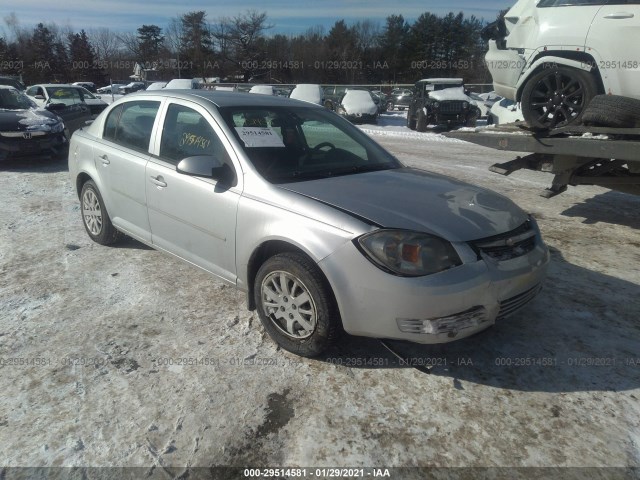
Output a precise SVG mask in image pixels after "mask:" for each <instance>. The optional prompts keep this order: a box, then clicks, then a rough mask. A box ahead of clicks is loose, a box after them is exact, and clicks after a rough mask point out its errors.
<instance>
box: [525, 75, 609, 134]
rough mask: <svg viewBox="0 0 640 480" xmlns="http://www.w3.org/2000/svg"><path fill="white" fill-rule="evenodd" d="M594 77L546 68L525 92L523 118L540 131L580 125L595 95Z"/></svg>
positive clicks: (530, 81) (532, 78) (527, 84)
mask: <svg viewBox="0 0 640 480" xmlns="http://www.w3.org/2000/svg"><path fill="white" fill-rule="evenodd" d="M597 91H598V87H597V84H596V79H595V77H594V76H593V75H592V74H590V73H588V72H585V71H583V70H578V69H577V68H570V67H562V66H559V67H556V68H543V69H542V70H541V71H540V72H538V73H536V74H535V75H533V76H532V77H531V78H530V79H529V80H528V81H527V83H526V84H525V86H524V89H523V90H522V98H521V102H522V115H523V117H524V119H525V120H526V121H527V123H528V124H529V125H530V126H531V127H533V128H535V129H539V130H547V129H553V128H558V127H564V126H566V125H569V124H578V123H579V122H580V120H581V119H582V115H583V114H584V110H585V108H586V107H587V105H589V102H590V101H591V99H592V98H593V97H594V96H595V95H596V93H597Z"/></svg>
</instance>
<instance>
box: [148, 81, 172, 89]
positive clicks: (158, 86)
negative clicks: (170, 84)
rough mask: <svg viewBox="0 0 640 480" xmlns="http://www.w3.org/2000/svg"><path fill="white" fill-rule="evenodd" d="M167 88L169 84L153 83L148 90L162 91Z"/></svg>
mask: <svg viewBox="0 0 640 480" xmlns="http://www.w3.org/2000/svg"><path fill="white" fill-rule="evenodd" d="M166 86H167V82H153V83H152V84H151V85H149V86H148V87H147V88H146V90H161V89H163V88H165V87H166Z"/></svg>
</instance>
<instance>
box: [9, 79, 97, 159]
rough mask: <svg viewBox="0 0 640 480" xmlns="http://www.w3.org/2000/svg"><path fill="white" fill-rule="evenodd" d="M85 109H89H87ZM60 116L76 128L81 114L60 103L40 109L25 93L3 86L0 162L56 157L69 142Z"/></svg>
mask: <svg viewBox="0 0 640 480" xmlns="http://www.w3.org/2000/svg"><path fill="white" fill-rule="evenodd" d="M85 108H86V107H85ZM58 113H60V114H62V115H65V117H66V118H68V119H69V125H70V126H77V125H78V120H82V121H83V120H84V119H88V118H89V112H88V110H87V111H86V114H85V118H82V119H81V118H79V117H78V113H79V112H78V111H77V110H75V109H69V108H67V107H66V106H64V105H61V104H50V105H49V106H48V107H47V109H45V108H41V107H39V106H38V105H36V104H35V102H33V100H31V98H29V97H28V96H27V95H25V94H24V92H22V91H20V90H18V89H16V88H13V87H11V86H9V85H0V160H6V159H7V158H12V157H20V156H28V155H38V154H42V153H51V154H57V153H60V152H61V151H62V149H64V148H65V147H66V146H67V145H68V143H67V134H68V133H69V132H67V133H65V123H64V121H63V119H62V118H61V117H60V116H59V115H58Z"/></svg>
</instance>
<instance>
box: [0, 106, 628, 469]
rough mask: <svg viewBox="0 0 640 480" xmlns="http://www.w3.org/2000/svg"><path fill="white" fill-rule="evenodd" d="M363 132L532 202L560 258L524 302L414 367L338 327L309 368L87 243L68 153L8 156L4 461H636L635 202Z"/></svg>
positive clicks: (220, 290) (223, 299)
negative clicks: (333, 342)
mask: <svg viewBox="0 0 640 480" xmlns="http://www.w3.org/2000/svg"><path fill="white" fill-rule="evenodd" d="M394 122H395V123H397V124H398V125H400V124H401V121H400V120H399V119H397V118H396V117H394V116H389V117H388V119H387V124H386V125H387V126H389V125H390V126H391V127H393V125H394ZM366 131H367V132H368V133H370V134H371V135H372V136H373V137H374V139H375V140H377V141H378V142H380V143H381V144H383V145H384V146H385V147H387V148H388V149H389V150H391V151H392V152H393V153H394V154H396V155H397V156H398V158H400V159H401V160H402V161H404V162H405V163H407V164H410V165H413V166H419V167H422V168H425V169H428V170H432V171H436V172H439V173H444V174H446V175H450V176H453V177H456V178H459V179H461V180H465V181H470V182H472V183H476V184H480V185H482V186H486V187H489V188H491V189H493V190H496V191H498V192H500V193H503V194H506V195H507V196H509V197H510V198H512V199H513V200H514V201H515V202H516V203H518V204H519V205H520V206H521V207H523V208H524V209H525V210H527V211H529V212H531V213H533V214H535V216H536V217H537V218H538V221H539V224H540V226H541V229H542V231H543V235H544V238H545V240H546V242H547V243H548V245H549V246H550V247H551V249H552V265H551V267H550V275H549V278H548V281H547V283H546V288H545V289H544V290H543V292H542V293H541V294H540V296H539V297H538V298H537V299H536V300H535V301H534V302H533V303H531V304H530V306H528V307H527V308H526V309H525V310H523V311H522V312H521V313H519V314H517V315H515V316H513V317H511V318H509V319H508V320H505V321H503V322H501V323H499V324H498V325H496V326H495V327H494V328H491V329H489V330H488V331H485V332H483V333H481V334H479V335H477V336H474V337H472V338H469V339H466V340H461V341H458V342H455V343H452V344H448V345H440V346H417V345H411V344H406V343H400V342H389V346H391V347H392V348H393V349H394V350H395V351H397V352H399V353H401V355H403V356H404V357H405V358H408V359H409V360H410V363H409V364H402V363H401V362H400V361H399V360H398V359H397V357H396V356H394V355H393V354H392V353H391V352H390V351H389V350H387V349H386V348H385V347H384V346H383V345H382V344H381V343H380V342H378V341H375V340H370V339H363V338H355V337H348V336H345V338H343V339H342V340H341V342H340V344H339V345H338V346H337V347H336V348H335V349H333V350H332V351H331V352H329V353H328V354H327V355H326V356H325V357H322V358H320V359H317V360H308V359H303V358H298V357H295V356H293V355H291V354H289V353H288V352H284V351H282V350H278V349H277V348H276V346H275V344H274V343H273V342H272V341H271V340H270V339H269V338H268V337H267V336H266V335H265V334H264V333H263V331H262V328H261V325H260V322H259V320H258V319H257V317H256V316H255V315H253V314H252V313H251V312H248V311H247V310H246V308H245V300H244V296H243V295H242V294H240V293H238V292H236V291H234V290H233V289H231V288H229V287H226V286H224V285H223V284H222V283H220V282H218V281H216V280H215V279H214V278H212V277H210V276H208V275H207V274H205V273H203V272H201V271H199V270H198V269H196V268H194V267H191V266H190V265H187V264H185V263H181V262H180V261H178V260H176V259H174V258H172V257H169V256H167V255H165V254H162V253H160V252H157V251H154V250H151V249H149V248H147V247H146V246H144V245H142V244H140V243H138V242H136V241H134V240H128V241H125V242H124V243H122V244H120V245H118V246H117V247H116V248H108V247H102V246H99V245H97V244H94V243H92V242H91V241H90V240H89V237H88V236H87V235H86V233H85V232H84V229H83V227H82V223H81V219H80V213H79V202H78V199H77V197H76V196H75V194H74V192H73V190H72V187H71V185H70V181H69V178H68V172H67V168H66V160H64V159H58V160H36V159H28V160H21V161H11V162H5V163H2V164H0V358H2V362H3V364H2V365H1V366H0V382H1V385H2V390H3V394H2V395H1V396H0V451H2V452H3V455H2V457H3V461H2V466H7V467H15V466H69V467H70V466H137V467H145V469H144V472H147V474H150V473H151V472H154V471H155V472H163V475H165V476H164V477H162V478H170V476H171V475H170V474H169V473H168V472H174V473H173V474H175V472H178V473H179V472H186V473H185V475H183V478H186V476H188V474H189V471H192V470H189V469H190V468H193V467H211V466H221V465H232V466H239V467H246V466H252V467H258V466H262V467H267V466H272V467H279V466H289V467H293V466H301V467H323V466H324V467H334V466H351V467H359V466H362V467H387V468H389V467H400V466H422V467H542V466H546V467H585V466H586V467H640V402H639V401H638V399H639V397H640V348H639V347H640V342H639V338H640V323H639V321H640V288H639V287H640V268H639V267H638V266H639V265H640V197H633V196H629V195H624V194H619V193H615V192H610V191H607V190H605V189H602V188H598V187H580V188H571V187H570V189H569V191H568V192H566V193H564V194H562V195H560V196H558V197H555V198H553V199H549V200H547V199H543V198H541V197H540V196H539V193H540V192H541V191H542V189H543V188H545V187H546V186H548V185H549V184H550V183H551V176H549V175H547V174H543V173H536V172H517V173H515V174H513V175H512V176H510V177H508V178H505V177H500V176H498V175H496V174H493V173H490V172H489V171H488V170H487V168H488V167H489V166H490V165H491V164H493V163H495V162H497V161H506V160H510V159H512V158H513V157H512V155H510V154H509V153H506V152H497V151H492V150H489V149H485V148H482V147H477V146H473V145H470V144H467V143H463V142H458V141H452V140H450V139H446V138H444V137H442V136H440V135H435V134H429V133H426V134H413V135H410V134H409V131H408V130H406V132H405V131H404V130H403V129H402V128H400V127H398V128H385V127H384V126H383V127H377V128H376V127H371V128H367V129H366ZM425 366H426V367H431V368H429V369H425V368H414V367H425ZM172 467H174V468H175V469H177V470H171V468H172ZM0 473H1V472H0ZM592 473H593V474H594V475H595V473H597V474H598V475H600V476H599V477H598V478H606V477H607V475H609V474H611V475H614V474H615V475H622V476H618V477H616V478H635V477H633V475H634V474H635V475H637V474H638V471H636V472H635V473H634V472H632V471H629V470H615V471H614V470H595V471H592ZM392 475H393V473H392ZM567 475H568V474H567ZM629 475H630V476H629ZM1 476H2V475H0V477H1ZM585 476H589V475H585ZM396 478H400V476H399V474H398V476H397V477H396Z"/></svg>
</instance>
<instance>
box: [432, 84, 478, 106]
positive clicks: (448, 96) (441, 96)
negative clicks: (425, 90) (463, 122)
mask: <svg viewBox="0 0 640 480" xmlns="http://www.w3.org/2000/svg"><path fill="white" fill-rule="evenodd" d="M429 98H431V99H433V100H437V101H438V102H443V101H445V100H461V101H465V102H469V103H471V99H470V98H469V97H467V96H466V95H465V94H464V87H452V88H445V89H443V90H438V91H436V92H429Z"/></svg>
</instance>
